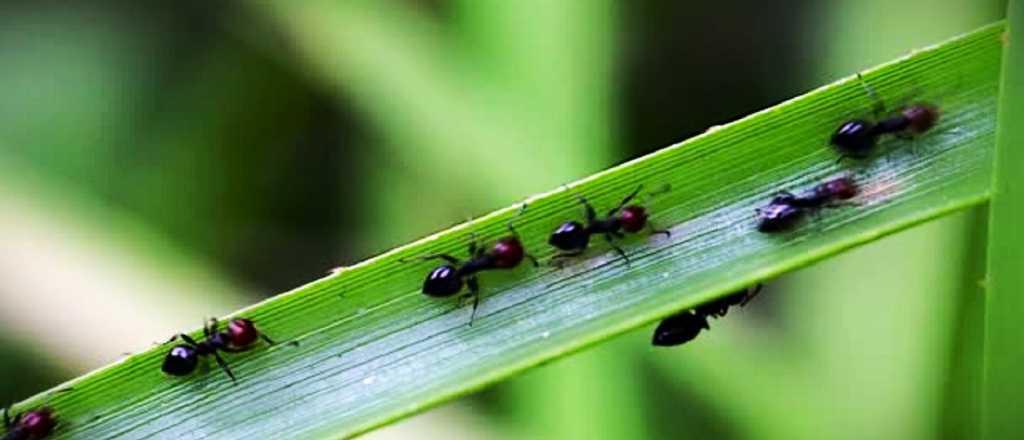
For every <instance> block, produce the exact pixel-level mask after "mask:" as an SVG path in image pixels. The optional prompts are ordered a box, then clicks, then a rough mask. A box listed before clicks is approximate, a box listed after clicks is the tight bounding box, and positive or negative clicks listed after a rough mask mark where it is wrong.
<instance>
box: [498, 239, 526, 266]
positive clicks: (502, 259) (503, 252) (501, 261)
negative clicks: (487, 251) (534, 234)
mask: <svg viewBox="0 0 1024 440" xmlns="http://www.w3.org/2000/svg"><path fill="white" fill-rule="evenodd" d="M525 255H526V250H524V249H523V243H522V242H520V241H519V239H518V238H516V237H505V238H502V239H501V240H498V241H497V242H495V243H494V247H493V248H491V256H492V257H494V266H495V267H498V268H502V269H508V268H513V267H516V266H518V265H519V263H520V262H522V261H523V256H525Z"/></svg>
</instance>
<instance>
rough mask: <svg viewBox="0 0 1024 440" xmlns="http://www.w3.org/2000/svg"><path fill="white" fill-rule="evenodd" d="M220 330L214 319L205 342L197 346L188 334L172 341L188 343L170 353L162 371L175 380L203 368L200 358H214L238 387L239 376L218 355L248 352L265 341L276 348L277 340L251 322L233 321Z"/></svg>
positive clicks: (206, 326)
mask: <svg viewBox="0 0 1024 440" xmlns="http://www.w3.org/2000/svg"><path fill="white" fill-rule="evenodd" d="M217 327H218V324H217V319H216V318H213V319H210V321H209V322H208V323H207V324H206V325H203V335H204V336H205V339H204V340H203V341H202V342H196V340H194V339H192V337H190V336H189V335H186V334H184V333H182V334H179V335H177V336H175V337H173V338H171V340H170V341H168V342H171V341H174V340H175V339H179V338H180V339H181V340H183V341H185V344H179V345H175V346H174V347H172V348H171V351H169V352H167V356H165V357H164V363H163V365H162V366H161V370H163V372H164V373H167V374H169V375H172V376H185V375H187V374H189V373H192V372H193V371H195V369H196V366H197V365H198V364H199V358H201V357H204V356H213V358H214V359H216V360H217V365H219V366H220V368H221V369H222V370H224V372H225V373H227V375H228V377H230V378H231V382H233V383H237V382H238V381H237V380H236V379H235V374H234V373H232V372H231V368H230V367H228V363H227V362H225V361H224V359H223V358H221V357H220V353H218V351H223V352H227V353H238V352H242V351H246V350H249V349H250V348H252V345H253V344H254V343H255V342H256V341H257V339H263V340H264V341H266V342H267V343H268V344H270V345H273V344H274V341H273V340H271V339H270V338H269V337H267V335H265V334H263V333H260V331H259V330H257V329H256V324H254V323H253V322H252V321H251V320H248V319H241V318H236V319H232V320H231V321H228V325H227V327H226V328H225V329H224V330H223V331H217Z"/></svg>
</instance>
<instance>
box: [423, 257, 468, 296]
mask: <svg viewBox="0 0 1024 440" xmlns="http://www.w3.org/2000/svg"><path fill="white" fill-rule="evenodd" d="M460 290H462V276H460V275H459V271H458V270H457V269H455V267H454V266H450V265H447V264H446V265H444V266H438V267H437V268H436V269H434V270H432V271H430V274H429V275H427V280H426V281H424V282H423V293H424V294H426V295H428V296H437V297H444V296H452V295H454V294H456V293H459V291H460Z"/></svg>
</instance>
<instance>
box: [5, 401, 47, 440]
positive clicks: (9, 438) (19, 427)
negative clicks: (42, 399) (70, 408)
mask: <svg viewBox="0 0 1024 440" xmlns="http://www.w3.org/2000/svg"><path fill="white" fill-rule="evenodd" d="M3 413H4V427H5V428H7V434H4V436H3V438H2V440H38V439H42V438H45V437H46V436H48V435H50V432H53V428H55V427H56V426H57V418H56V417H55V416H54V415H53V410H51V409H50V408H46V407H43V408H39V409H37V410H33V411H29V412H25V413H21V414H18V415H16V416H14V419H11V417H10V415H9V413H10V408H4V410H3Z"/></svg>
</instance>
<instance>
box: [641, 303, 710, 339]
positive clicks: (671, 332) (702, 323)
mask: <svg viewBox="0 0 1024 440" xmlns="http://www.w3.org/2000/svg"><path fill="white" fill-rule="evenodd" d="M705 328H708V320H707V318H705V317H704V316H703V315H697V314H694V313H692V312H690V311H685V312H683V313H680V314H678V315H674V316H670V317H668V318H666V319H665V320H664V321H661V323H660V324H658V328H656V329H654V337H653V338H652V339H651V343H652V344H654V345H656V346H659V347H671V346H673V345H679V344H683V343H686V342H689V341H691V340H693V338H696V337H697V335H698V334H700V331H701V329H705Z"/></svg>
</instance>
